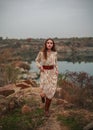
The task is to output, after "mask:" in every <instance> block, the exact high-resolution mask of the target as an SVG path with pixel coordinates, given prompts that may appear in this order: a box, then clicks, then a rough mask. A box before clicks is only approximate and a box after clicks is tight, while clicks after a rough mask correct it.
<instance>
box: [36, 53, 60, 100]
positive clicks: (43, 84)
mask: <svg viewBox="0 0 93 130" xmlns="http://www.w3.org/2000/svg"><path fill="white" fill-rule="evenodd" d="M35 61H36V65H37V67H38V68H39V67H41V66H42V65H46V66H49V65H54V68H53V69H50V70H49V69H44V72H40V88H41V89H42V91H43V93H44V94H45V95H46V97H47V98H49V99H51V98H53V96H54V94H55V92H56V88H57V74H56V70H58V65H57V52H54V51H51V52H50V53H47V60H46V59H44V56H43V52H42V51H40V52H39V53H38V55H37V57H36V59H35Z"/></svg>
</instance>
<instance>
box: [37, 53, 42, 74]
mask: <svg viewBox="0 0 93 130" xmlns="http://www.w3.org/2000/svg"><path fill="white" fill-rule="evenodd" d="M41 53H42V52H39V53H38V55H37V57H36V59H35V61H36V65H37V67H38V68H39V69H40V71H42V72H43V71H44V69H43V67H42V65H41V64H40V63H41V58H42V57H41Z"/></svg>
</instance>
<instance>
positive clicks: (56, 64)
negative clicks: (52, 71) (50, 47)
mask: <svg viewBox="0 0 93 130" xmlns="http://www.w3.org/2000/svg"><path fill="white" fill-rule="evenodd" d="M57 55H58V54H57V52H56V53H55V68H56V70H57V71H58V63H57Z"/></svg>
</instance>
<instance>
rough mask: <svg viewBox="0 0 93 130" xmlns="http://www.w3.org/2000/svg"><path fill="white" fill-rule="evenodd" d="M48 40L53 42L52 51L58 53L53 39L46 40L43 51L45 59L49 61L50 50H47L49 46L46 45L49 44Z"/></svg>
mask: <svg viewBox="0 0 93 130" xmlns="http://www.w3.org/2000/svg"><path fill="white" fill-rule="evenodd" d="M48 40H51V41H52V42H53V47H52V48H51V50H52V51H56V48H55V42H54V40H53V39H51V38H48V39H46V40H45V43H44V47H43V49H42V51H43V55H44V58H45V59H47V50H48V49H47V45H46V44H47V42H48Z"/></svg>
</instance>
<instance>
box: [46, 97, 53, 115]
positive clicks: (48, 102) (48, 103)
mask: <svg viewBox="0 0 93 130" xmlns="http://www.w3.org/2000/svg"><path fill="white" fill-rule="evenodd" d="M51 101H52V99H49V98H47V97H46V102H45V116H46V117H49V116H50V114H49V107H50V104H51Z"/></svg>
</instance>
